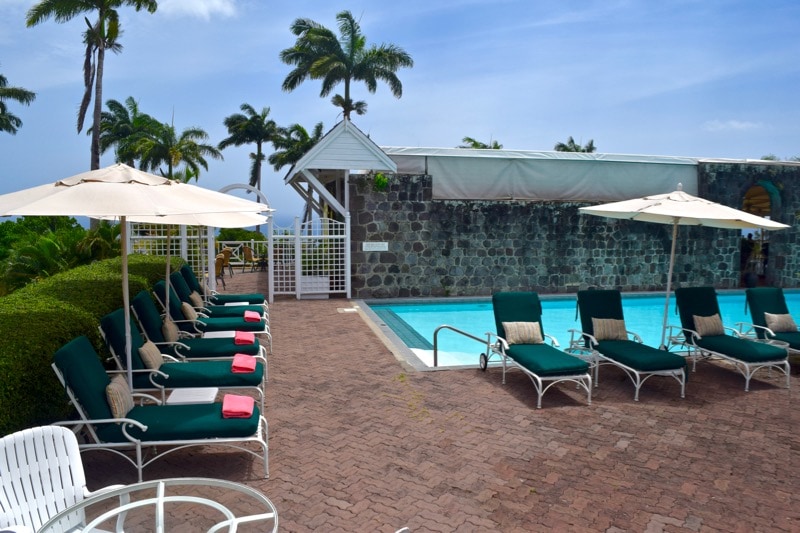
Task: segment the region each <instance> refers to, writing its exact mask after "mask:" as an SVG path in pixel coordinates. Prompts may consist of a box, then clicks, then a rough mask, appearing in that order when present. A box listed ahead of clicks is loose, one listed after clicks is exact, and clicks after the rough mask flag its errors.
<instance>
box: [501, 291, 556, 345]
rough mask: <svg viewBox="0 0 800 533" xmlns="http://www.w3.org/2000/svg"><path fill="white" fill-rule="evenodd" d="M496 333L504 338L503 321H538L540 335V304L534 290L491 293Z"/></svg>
mask: <svg viewBox="0 0 800 533" xmlns="http://www.w3.org/2000/svg"><path fill="white" fill-rule="evenodd" d="M492 309H493V310H494V321H495V326H496V327H497V335H498V336H500V337H503V338H506V332H505V330H504V329H503V322H538V323H539V328H540V329H541V333H542V336H544V333H545V332H544V324H542V304H541V302H540V301H539V295H538V294H536V293H535V292H498V293H495V294H494V295H492Z"/></svg>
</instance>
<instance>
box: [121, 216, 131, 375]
mask: <svg viewBox="0 0 800 533" xmlns="http://www.w3.org/2000/svg"><path fill="white" fill-rule="evenodd" d="M119 223H120V224H121V226H120V229H119V238H120V241H121V243H120V244H121V245H122V246H121V248H122V309H123V314H124V315H125V361H126V362H127V367H126V368H127V370H128V372H127V374H128V387H130V388H131V389H133V370H132V369H133V366H132V359H131V344H132V340H131V339H132V336H131V305H130V299H131V298H130V289H129V288H128V222H127V220H126V219H125V217H124V216H121V217H119Z"/></svg>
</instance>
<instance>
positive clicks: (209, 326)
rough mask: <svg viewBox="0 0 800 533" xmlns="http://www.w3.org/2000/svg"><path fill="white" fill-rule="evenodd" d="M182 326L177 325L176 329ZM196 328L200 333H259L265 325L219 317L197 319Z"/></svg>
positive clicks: (261, 321) (263, 323)
mask: <svg viewBox="0 0 800 533" xmlns="http://www.w3.org/2000/svg"><path fill="white" fill-rule="evenodd" d="M182 325H183V324H178V327H180V326H182ZM197 327H198V328H199V329H200V331H203V332H210V331H252V332H255V333H259V332H262V331H264V329H265V328H266V327H267V323H266V322H264V320H263V319H262V320H259V321H258V322H247V321H246V320H245V319H244V318H233V317H221V318H198V319H197Z"/></svg>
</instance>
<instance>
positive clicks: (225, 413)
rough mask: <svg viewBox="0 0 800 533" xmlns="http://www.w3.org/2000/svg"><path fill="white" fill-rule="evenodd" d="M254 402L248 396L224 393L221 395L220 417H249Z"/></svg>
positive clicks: (251, 413)
mask: <svg viewBox="0 0 800 533" xmlns="http://www.w3.org/2000/svg"><path fill="white" fill-rule="evenodd" d="M255 403H256V402H255V400H254V399H253V398H251V397H250V396H239V395H238V394H226V395H225V396H223V397H222V418H250V417H251V416H253V407H254V406H255Z"/></svg>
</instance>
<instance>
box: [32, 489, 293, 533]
mask: <svg viewBox="0 0 800 533" xmlns="http://www.w3.org/2000/svg"><path fill="white" fill-rule="evenodd" d="M192 486H203V487H211V488H213V489H214V490H215V491H217V492H222V491H224V492H226V493H238V496H239V498H246V500H245V501H246V502H247V507H248V509H252V510H254V511H259V512H254V513H253V514H248V515H245V516H236V513H234V512H233V511H231V510H230V509H229V508H228V507H227V506H226V505H225V504H224V503H222V502H219V501H217V500H212V499H210V498H208V497H203V496H190V495H183V494H175V493H173V491H175V490H178V491H179V490H182V489H185V488H191V487H192ZM140 492H143V493H144V494H142V496H144V495H147V496H149V495H150V494H153V493H154V492H155V494H154V496H152V497H137V498H135V501H130V500H131V495H134V494H137V493H140ZM113 497H119V498H121V499H122V500H123V501H125V502H126V503H124V504H122V505H120V506H118V507H115V508H112V509H110V510H108V511H106V512H104V513H101V514H100V515H99V516H97V517H96V518H95V519H93V520H92V521H90V522H89V523H88V524H86V526H85V527H84V529H83V530H84V531H94V528H96V527H97V526H100V525H102V524H104V523H105V522H107V521H108V520H110V519H112V518H114V517H115V516H117V528H116V531H124V518H125V515H126V514H127V513H128V511H131V510H133V509H142V508H145V507H151V506H152V507H154V510H153V521H152V531H165V526H166V524H165V518H166V516H165V515H166V513H165V507H166V506H167V505H168V504H181V503H189V504H192V505H199V506H204V507H207V508H210V509H214V510H215V511H217V512H219V514H220V515H221V516H223V517H224V520H222V521H220V522H218V523H217V524H215V525H214V526H212V527H211V528H210V529H209V530H208V531H209V532H216V531H222V530H225V529H226V530H228V531H236V530H237V528H238V526H239V525H242V524H252V523H255V522H265V521H269V522H271V524H272V528H271V529H268V530H267V529H264V530H263V531H271V532H272V533H274V532H276V531H277V530H278V512H277V510H276V509H275V505H274V504H273V503H272V502H271V501H270V500H269V498H267V497H266V496H264V495H263V494H261V493H260V492H258V491H257V490H255V489H252V488H250V487H248V486H247V485H243V484H240V483H234V482H231V481H226V480H223V479H212V478H196V477H184V478H173V479H159V480H155V481H145V482H140V483H136V484H133V485H126V486H123V487H120V488H115V489H113V490H110V491H108V492H105V493H103V494H99V495H95V496H92V497H89V498H86V499H85V500H83V501H82V502H80V503H79V504H77V505H76V506H75V511H79V512H81V513H83V512H84V509H85V508H87V507H89V506H91V505H95V504H98V503H100V502H105V500H107V499H109V498H113ZM233 501H237V499H234V500H233ZM55 526H57V524H54V523H53V520H51V521H50V522H47V523H46V524H45V525H44V527H43V528H42V529H43V530H46V531H50V530H51V529H50V528H51V527H55ZM137 527H146V526H143V525H138V526H137ZM53 530H60V528H57V529H53Z"/></svg>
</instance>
